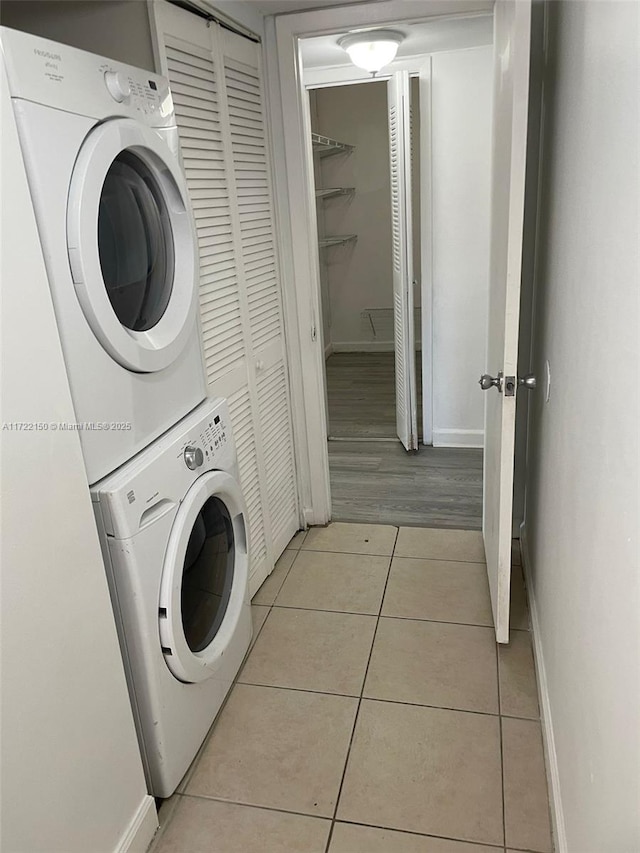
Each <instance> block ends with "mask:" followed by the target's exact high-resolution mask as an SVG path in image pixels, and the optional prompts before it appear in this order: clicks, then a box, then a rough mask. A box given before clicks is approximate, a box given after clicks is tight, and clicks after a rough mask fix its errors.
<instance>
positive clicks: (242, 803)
mask: <svg viewBox="0 0 640 853" xmlns="http://www.w3.org/2000/svg"><path fill="white" fill-rule="evenodd" d="M482 554H483V552H482V542H481V538H480V534H479V533H473V532H469V531H446V530H429V529H416V528H400V530H399V531H398V529H397V528H395V527H385V526H377V525H367V524H332V525H330V526H329V527H327V528H323V529H319V528H317V529H313V530H311V531H309V533H307V534H304V533H300V534H298V535H297V536H296V537H295V538H294V539H293V540H292V541H291V543H290V546H289V548H288V549H287V550H286V551H285V552H284V554H283V555H282V557H281V558H280V560H279V562H278V565H277V567H276V569H275V570H274V572H273V573H272V575H271V576H270V577H269V578H268V579H267V580H266V581H265V583H264V584H263V586H262V588H261V589H260V590H259V591H258V593H257V594H256V596H255V597H254V599H253V613H254V626H255V637H254V642H253V646H252V649H251V652H250V653H249V656H248V658H247V660H246V662H245V664H244V667H243V669H242V671H241V672H240V674H239V676H238V679H237V683H236V685H235V686H234V688H233V690H232V692H231V694H230V696H229V699H228V701H227V704H226V705H225V707H224V709H223V711H222V713H221V715H220V717H219V719H218V720H217V722H216V724H215V726H214V727H213V729H212V732H211V734H210V735H209V738H208V740H207V742H206V743H205V745H204V747H203V749H202V750H201V752H200V754H199V756H198V758H197V759H196V761H195V762H194V765H193V766H192V768H191V770H190V772H189V773H188V774H187V776H186V777H185V780H184V781H183V783H182V785H181V786H180V788H179V791H180V793H178V794H176V795H174V796H173V797H172V798H171V800H169V801H167V802H166V803H165V804H164V806H163V808H162V810H161V830H160V833H159V835H158V837H157V839H156V841H155V843H154V846H153V848H152V849H153V851H154V853H496V851H503V850H506V851H507V853H511V851H520V850H526V851H534V852H535V853H550V851H551V849H552V843H551V833H550V825H549V806H548V798H547V787H546V778H545V769H544V759H543V751H542V735H541V728H540V720H539V711H538V697H537V691H536V682H535V673H534V664H533V655H532V649H531V637H530V634H529V631H528V615H527V610H526V596H525V589H524V582H523V578H522V570H521V569H520V567H519V562H520V561H519V557H518V552H517V550H516V551H515V552H514V564H515V565H514V570H513V577H512V611H513V612H512V625H513V626H514V630H512V632H511V642H510V644H509V646H502V647H496V644H495V640H494V634H493V627H492V617H491V607H490V602H489V591H488V584H487V579H486V570H485V566H484V564H483V563H482V559H483V557H482Z"/></svg>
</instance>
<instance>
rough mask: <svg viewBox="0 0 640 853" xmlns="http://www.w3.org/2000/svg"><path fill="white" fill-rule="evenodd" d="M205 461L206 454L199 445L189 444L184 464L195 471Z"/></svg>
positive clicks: (185, 450)
mask: <svg viewBox="0 0 640 853" xmlns="http://www.w3.org/2000/svg"><path fill="white" fill-rule="evenodd" d="M203 462H204V455H203V453H202V450H200V448H199V447H192V446H191V445H189V446H188V447H185V449H184V464H185V465H186V466H187V468H188V469H189V470H190V471H195V469H196V468H199V467H200V466H201V465H202V463H203Z"/></svg>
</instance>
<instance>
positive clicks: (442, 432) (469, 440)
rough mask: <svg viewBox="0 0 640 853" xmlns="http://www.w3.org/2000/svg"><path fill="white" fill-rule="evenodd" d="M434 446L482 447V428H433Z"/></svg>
mask: <svg viewBox="0 0 640 853" xmlns="http://www.w3.org/2000/svg"><path fill="white" fill-rule="evenodd" d="M433 446H434V447H479V448H482V447H484V430H481V429H435V428H434V430H433Z"/></svg>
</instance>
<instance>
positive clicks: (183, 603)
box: [159, 471, 249, 682]
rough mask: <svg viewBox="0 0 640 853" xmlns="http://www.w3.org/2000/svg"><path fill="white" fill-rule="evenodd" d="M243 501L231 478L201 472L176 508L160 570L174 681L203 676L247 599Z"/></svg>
mask: <svg viewBox="0 0 640 853" xmlns="http://www.w3.org/2000/svg"><path fill="white" fill-rule="evenodd" d="M248 577H249V559H248V554H247V534H246V524H245V515H244V504H243V501H242V495H241V493H240V488H239V486H238V484H237V483H236V481H235V480H234V479H233V477H231V476H229V474H225V473H223V472H222V471H212V472H209V473H207V474H203V475H202V476H201V477H200V478H199V479H198V480H196V482H195V483H194V484H193V486H192V487H191V488H190V489H189V491H188V492H187V494H186V496H185V498H184V500H183V502H182V504H181V505H180V509H179V510H178V513H177V514H176V517H175V520H174V522H173V527H172V529H171V535H170V538H169V544H168V546H167V552H166V556H165V563H164V568H163V572H162V582H161V587H160V602H159V623H160V641H161V644H162V651H163V654H164V657H165V660H166V662H167V666H168V667H169V669H170V670H171V672H172V673H173V675H175V677H176V678H178V679H180V681H186V682H196V681H203V680H204V679H205V678H209V677H211V676H212V675H214V674H215V672H216V669H217V668H218V663H219V661H220V658H221V656H222V654H223V653H224V651H225V649H226V648H227V646H228V645H229V642H230V640H231V639H232V637H233V634H234V632H235V630H236V627H237V625H238V621H239V619H240V615H241V613H242V608H243V607H244V606H245V604H246V603H247V595H248V592H247V589H248Z"/></svg>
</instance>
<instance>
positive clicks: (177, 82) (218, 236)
mask: <svg viewBox="0 0 640 853" xmlns="http://www.w3.org/2000/svg"><path fill="white" fill-rule="evenodd" d="M154 14H155V22H156V28H157V36H158V47H159V50H158V52H159V56H160V64H161V71H162V73H163V74H165V75H166V76H167V77H168V78H169V83H170V86H171V91H172V94H173V101H174V107H175V112H176V121H177V124H178V130H179V135H180V147H181V153H182V160H183V166H184V170H185V174H186V179H187V185H188V187H189V193H190V197H191V202H192V206H193V211H194V217H195V221H196V229H197V235H198V249H199V255H200V326H201V334H202V344H203V352H204V359H205V365H206V372H207V380H208V390H209V395H210V396H212V397H217V396H222V397H226V398H227V399H228V401H229V408H230V414H231V421H232V426H233V432H234V438H235V442H236V446H237V452H238V466H239V470H240V485H241V488H242V491H243V495H244V499H245V502H246V504H247V511H248V516H249V537H250V552H251V579H250V589H251V594H253V593H254V592H255V591H256V590H257V589H258V587H259V586H260V584H261V583H262V582H263V580H264V579H265V578H266V576H267V575H268V574H269V573H270V572H271V570H272V569H273V566H274V564H275V561H276V560H277V558H278V557H279V556H280V554H281V553H282V551H283V549H284V548H285V547H286V545H287V543H288V542H289V540H290V539H291V537H292V536H293V534H294V533H295V532H296V530H297V529H298V527H299V523H298V521H299V516H298V502H297V494H296V481H295V470H294V461H293V445H292V435H291V427H290V401H289V392H288V382H287V374H286V364H285V359H284V338H283V329H282V311H281V306H280V291H279V278H278V269H277V262H276V261H277V259H276V253H275V246H274V226H273V213H272V201H271V187H270V175H269V168H270V166H269V160H268V149H267V145H266V138H265V128H264V118H263V114H262V107H263V104H262V91H261V81H260V72H259V68H260V65H259V59H260V46H259V45H258V44H256V43H254V42H252V41H250V40H248V39H245V38H242V37H241V36H235V35H233V34H231V33H230V32H228V31H227V30H223V29H222V28H221V27H219V26H218V25H216V24H214V23H209V22H207V21H206V20H205V19H203V18H201V17H199V16H197V15H194V14H192V13H191V12H188V11H186V10H184V9H180V8H177V7H175V6H172V5H170V4H169V3H155V4H154Z"/></svg>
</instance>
